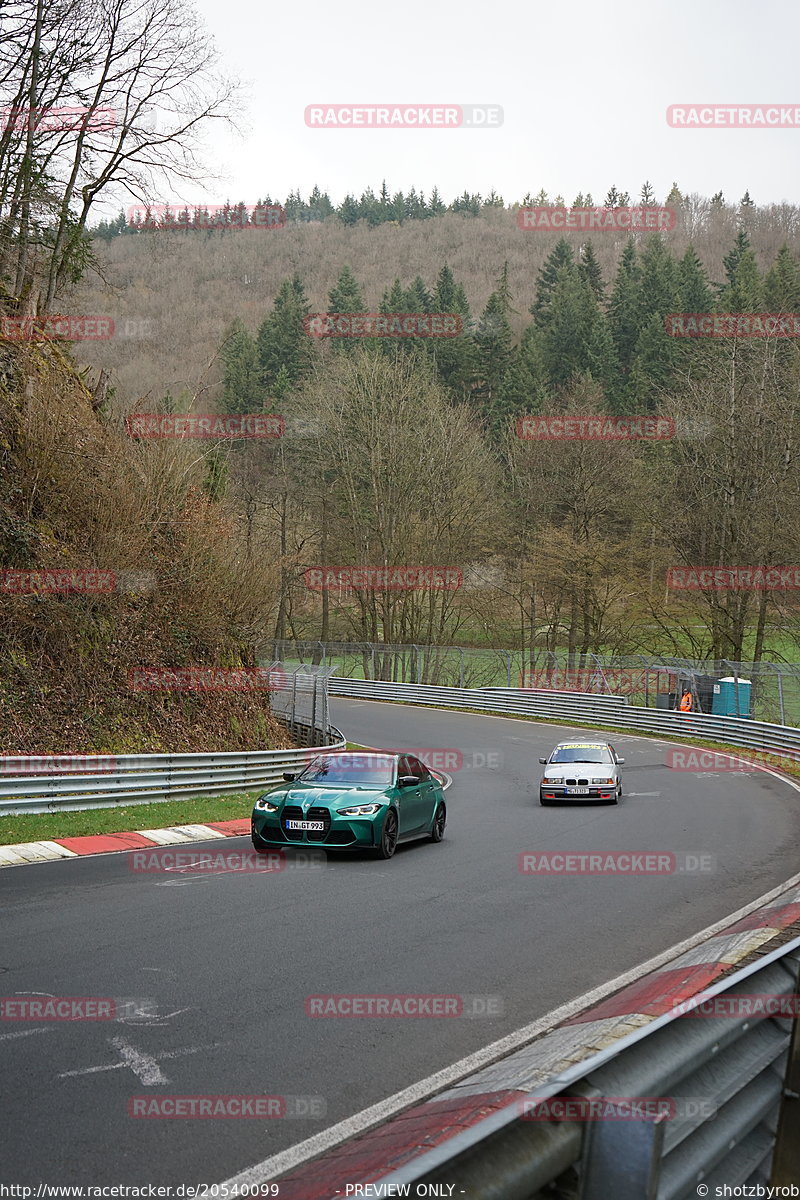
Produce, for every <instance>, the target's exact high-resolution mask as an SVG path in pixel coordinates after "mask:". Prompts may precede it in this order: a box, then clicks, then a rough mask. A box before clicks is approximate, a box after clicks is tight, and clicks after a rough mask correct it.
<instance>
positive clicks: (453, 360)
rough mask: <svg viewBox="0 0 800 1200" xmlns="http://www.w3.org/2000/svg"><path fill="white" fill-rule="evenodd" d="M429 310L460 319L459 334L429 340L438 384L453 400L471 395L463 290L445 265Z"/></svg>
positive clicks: (472, 355) (470, 340) (470, 344)
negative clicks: (443, 386) (443, 387)
mask: <svg viewBox="0 0 800 1200" xmlns="http://www.w3.org/2000/svg"><path fill="white" fill-rule="evenodd" d="M431 311H432V312H437V313H454V314H456V315H457V316H460V317H461V333H460V334H459V335H458V337H454V338H431V346H430V350H431V357H432V359H433V363H434V366H435V368H436V373H437V375H438V376H439V379H440V380H441V382H442V383H443V384H444V385H445V386H446V387H448V388H449V389H450V391H451V392H452V394H453V397H454V398H455V399H456V400H464V399H466V398H467V396H468V395H469V393H470V389H471V386H472V379H473V375H474V373H475V362H476V347H475V341H474V337H473V331H472V314H471V313H470V308H469V304H468V303H467V297H466V294H465V292H464V288H463V286H462V285H461V284H460V283H456V282H455V279H454V278H453V272H452V271H451V270H450V268H449V267H448V266H447V264H445V265H444V266H443V267H442V269H441V270H440V271H439V275H438V277H437V280H436V286H435V288H434V290H433V295H432V296H431Z"/></svg>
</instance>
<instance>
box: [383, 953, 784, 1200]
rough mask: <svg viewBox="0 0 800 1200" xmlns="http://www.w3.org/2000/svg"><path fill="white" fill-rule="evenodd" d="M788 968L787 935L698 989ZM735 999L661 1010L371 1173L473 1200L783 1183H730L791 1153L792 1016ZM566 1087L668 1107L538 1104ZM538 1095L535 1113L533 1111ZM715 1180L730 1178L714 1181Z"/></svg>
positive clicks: (574, 1092) (779, 1168)
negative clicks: (638, 1111)
mask: <svg viewBox="0 0 800 1200" xmlns="http://www.w3.org/2000/svg"><path fill="white" fill-rule="evenodd" d="M799 967H800V938H798V939H795V940H794V941H792V942H790V943H788V944H786V945H784V946H781V947H780V948H779V949H778V950H775V951H773V952H772V953H771V954H768V955H766V956H765V957H764V959H763V960H761V961H760V962H756V963H753V964H751V965H750V966H748V967H744V968H742V969H741V970H740V971H737V972H736V973H735V974H734V975H731V976H729V977H728V978H727V979H725V980H723V981H722V982H721V983H719V984H717V985H715V986H710V987H708V988H706V989H704V991H703V993H702V999H704V1000H705V999H707V998H711V997H714V996H717V995H721V994H724V995H725V997H726V998H727V997H736V996H753V995H761V996H769V997H770V998H773V997H774V998H776V999H777V998H779V997H796V996H797V994H798V990H799V989H800V982H799V980H798V968H799ZM790 1004H791V1002H790ZM687 1007H688V1006H687ZM732 1007H733V1008H734V1010H735V1001H734V1002H733V1005H732ZM741 1008H742V1013H741V1015H738V1016H735V1017H728V1016H721V1017H717V1016H709V1017H705V1016H704V1017H695V1018H693V1017H691V1016H682V1015H679V1014H678V1013H666V1014H664V1015H663V1016H662V1017H659V1018H657V1019H656V1020H655V1021H653V1022H652V1023H651V1024H649V1025H648V1026H647V1027H646V1028H644V1029H641V1030H638V1031H637V1032H635V1033H633V1034H631V1035H630V1036H629V1037H627V1038H625V1039H624V1040H622V1041H620V1042H618V1043H616V1044H615V1045H614V1046H612V1047H610V1048H608V1049H606V1050H603V1051H600V1052H599V1053H597V1054H595V1055H593V1056H592V1057H591V1058H589V1059H585V1060H584V1061H583V1062H581V1063H578V1064H576V1066H574V1067H573V1068H571V1069H570V1070H568V1071H566V1072H563V1073H562V1074H561V1075H559V1076H558V1077H557V1078H555V1079H552V1080H550V1081H549V1082H548V1083H547V1084H545V1085H544V1086H541V1087H537V1088H536V1089H535V1091H534V1092H532V1093H530V1094H529V1095H527V1096H525V1097H524V1099H521V1100H520V1101H519V1102H518V1103H517V1104H514V1105H510V1106H509V1107H507V1108H506V1109H501V1110H500V1111H499V1112H497V1113H494V1114H492V1115H491V1116H489V1117H487V1118H485V1119H484V1120H483V1121H482V1122H480V1123H479V1124H477V1125H475V1126H473V1127H472V1128H471V1129H469V1130H467V1131H465V1132H464V1133H462V1134H460V1135H458V1136H457V1137H456V1138H453V1139H452V1140H451V1142H450V1143H444V1144H442V1145H441V1146H439V1147H437V1148H435V1149H434V1150H431V1151H429V1152H428V1153H427V1154H424V1155H422V1156H420V1157H418V1158H417V1159H415V1160H414V1161H412V1162H411V1163H409V1164H408V1165H407V1166H405V1167H401V1168H400V1169H398V1170H397V1171H395V1172H393V1173H392V1174H391V1175H387V1176H384V1177H383V1178H382V1179H381V1183H382V1184H384V1185H385V1186H386V1187H387V1188H388V1187H389V1185H396V1186H398V1187H399V1186H400V1185H404V1184H405V1185H411V1184H417V1185H418V1184H423V1183H424V1184H426V1185H433V1184H444V1185H447V1186H448V1187H450V1188H452V1192H451V1193H450V1194H452V1195H458V1194H459V1193H460V1191H461V1190H462V1189H463V1190H464V1191H465V1192H466V1193H467V1194H469V1195H470V1196H472V1197H475V1200H545V1197H546V1198H547V1200H575V1198H576V1197H577V1200H608V1198H609V1197H612V1196H613V1197H614V1200H690V1197H697V1196H702V1195H707V1196H715V1195H717V1196H720V1195H728V1196H731V1195H733V1196H736V1195H762V1196H766V1195H770V1194H773V1195H781V1194H784V1195H790V1194H793V1193H791V1192H789V1191H788V1190H787V1191H786V1192H785V1193H783V1192H780V1191H779V1192H776V1193H770V1192H768V1191H766V1190H762V1191H760V1192H758V1191H755V1190H753V1191H745V1190H738V1191H736V1190H732V1189H736V1188H739V1189H742V1188H744V1187H756V1186H757V1185H761V1187H762V1188H766V1186H767V1185H768V1183H770V1182H771V1186H773V1187H787V1188H788V1187H789V1185H791V1184H793V1183H794V1184H795V1185H796V1184H797V1183H798V1175H797V1168H798V1165H799V1162H798V1160H799V1159H800V1129H799V1128H798V1115H799V1113H798V1109H799V1108H800V1099H798V1095H797V1089H798V1084H799V1083H800V1035H799V1033H800V1031H799V1030H798V1025H800V1022H798V1020H797V1019H796V1018H794V1019H791V1018H788V1017H782V1016H766V1015H763V1014H762V1015H758V1016H754V1015H745V1012H746V1006H745V1005H744V1004H742V1005H741ZM789 1011H791V1007H790V1009H789ZM574 1097H579V1098H583V1101H584V1102H586V1101H592V1100H595V1101H599V1100H603V1099H604V1098H608V1104H609V1105H611V1106H612V1107H613V1106H614V1104H615V1102H616V1108H617V1110H618V1111H619V1112H621V1113H622V1114H624V1112H625V1109H624V1100H625V1098H629V1099H630V1100H631V1101H635V1100H636V1099H637V1098H638V1099H641V1098H645V1097H647V1098H652V1099H656V1098H657V1099H659V1100H661V1101H666V1102H667V1103H666V1104H665V1105H664V1108H665V1109H666V1110H667V1112H666V1113H665V1115H664V1117H663V1118H656V1119H653V1118H652V1115H651V1116H650V1117H649V1118H648V1117H647V1116H644V1115H643V1116H640V1117H634V1118H631V1117H623V1119H621V1120H614V1119H604V1120H575V1119H571V1120H570V1119H567V1120H558V1119H553V1118H551V1117H550V1116H549V1113H548V1111H547V1110H548V1106H549V1110H550V1111H551V1112H552V1111H553V1110H555V1111H558V1107H559V1106H558V1105H557V1104H555V1103H554V1101H555V1100H556V1099H557V1098H558V1099H559V1100H561V1101H566V1100H567V1099H569V1098H574ZM612 1098H613V1099H612ZM580 1104H581V1101H580V1100H578V1101H577V1103H576V1104H575V1105H574V1106H573V1112H574V1110H575V1109H576V1108H577V1109H578V1111H579V1112H580V1108H579V1105H580ZM537 1105H541V1106H542V1109H543V1110H544V1112H545V1116H544V1119H533V1120H532V1119H530V1118H531V1117H532V1116H533V1115H534V1114H535V1113H537V1108H536V1106H537ZM538 1111H541V1110H538ZM584 1111H585V1110H584ZM606 1111H607V1110H606ZM770 1167H771V1181H770ZM698 1184H700V1185H702V1187H704V1188H706V1189H707V1190H706V1191H703V1190H701V1189H700V1188H698ZM725 1184H727V1185H728V1187H729V1188H730V1189H731V1190H729V1191H727V1192H724V1191H722V1190H721V1189H722V1188H723V1186H724V1185H725ZM541 1189H546V1191H542V1190H541ZM717 1189H720V1190H717ZM429 1191H430V1193H431V1194H447V1193H446V1192H442V1193H438V1192H435V1190H434V1189H433V1188H432V1187H430V1188H429ZM386 1194H387V1195H388V1194H390V1192H389V1191H388V1190H387V1192H386ZM397 1194H398V1195H400V1194H403V1193H402V1192H401V1191H399V1190H398V1191H397ZM409 1194H416V1189H412V1190H410V1191H409Z"/></svg>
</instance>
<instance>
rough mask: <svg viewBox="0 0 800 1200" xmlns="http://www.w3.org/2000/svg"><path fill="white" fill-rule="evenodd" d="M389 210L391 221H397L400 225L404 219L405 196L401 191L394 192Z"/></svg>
mask: <svg viewBox="0 0 800 1200" xmlns="http://www.w3.org/2000/svg"><path fill="white" fill-rule="evenodd" d="M390 212H391V217H390V218H389V219H390V220H391V221H397V222H398V223H399V224H400V225H402V224H403V222H404V221H405V219H406V198H405V196H404V195H403V193H402V192H395V194H394V196H393V197H392V203H391V207H390Z"/></svg>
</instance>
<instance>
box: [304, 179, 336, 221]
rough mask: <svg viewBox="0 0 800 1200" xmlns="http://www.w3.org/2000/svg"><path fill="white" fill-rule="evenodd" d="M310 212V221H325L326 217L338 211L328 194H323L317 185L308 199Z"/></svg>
mask: <svg viewBox="0 0 800 1200" xmlns="http://www.w3.org/2000/svg"><path fill="white" fill-rule="evenodd" d="M308 210H309V211H308V219H309V221H324V220H325V218H326V217H330V216H332V215H333V214H334V213H335V211H336V210H335V208H334V207H333V205H332V204H331V198H330V196H329V195H328V193H327V192H321V191H320V190H319V188H318V187H317V185H316V184H314V187H313V190H312V192H311V195H310V196H309V198H308Z"/></svg>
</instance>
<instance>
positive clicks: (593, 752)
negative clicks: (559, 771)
mask: <svg viewBox="0 0 800 1200" xmlns="http://www.w3.org/2000/svg"><path fill="white" fill-rule="evenodd" d="M550 761H551V762H553V763H580V762H588V763H610V762H613V759H612V757H611V754H610V753H609V751H608V750H607V749H606V747H605V746H559V747H558V749H557V750H555V751H554V752H553V757H552V758H551V759H550Z"/></svg>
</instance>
